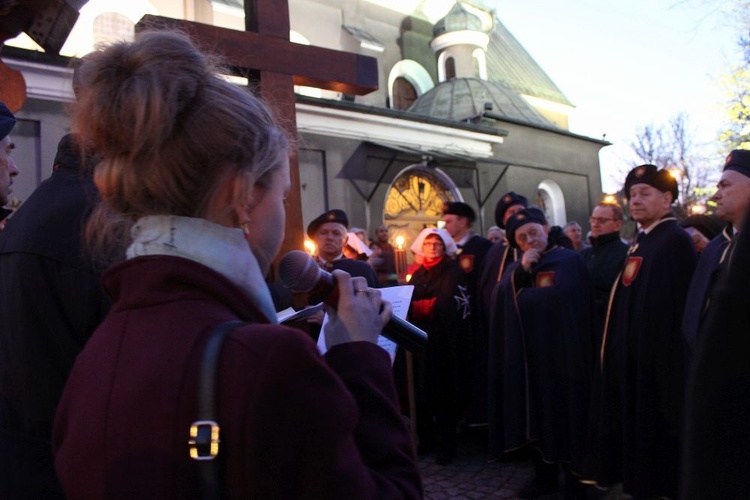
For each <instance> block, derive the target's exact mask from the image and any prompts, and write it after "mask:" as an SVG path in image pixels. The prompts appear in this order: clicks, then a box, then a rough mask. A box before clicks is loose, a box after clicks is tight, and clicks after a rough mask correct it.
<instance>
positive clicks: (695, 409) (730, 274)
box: [680, 151, 750, 500]
mask: <svg viewBox="0 0 750 500" xmlns="http://www.w3.org/2000/svg"><path fill="white" fill-rule="evenodd" d="M735 153H736V152H732V155H731V156H735ZM746 153H747V151H745V152H743V154H746ZM745 158H746V157H745ZM731 161H732V163H734V162H735V161H737V158H736V157H735V158H733V159H732V160H731ZM743 163H744V162H743ZM720 190H722V188H720ZM728 192H729V188H728V187H727V189H725V190H724V192H723V193H722V194H721V195H719V196H720V197H722V198H723V197H725V196H726V194H727V193H728ZM720 199H721V198H720ZM717 205H718V202H717ZM749 223H750V218H747V217H745V219H744V222H743V224H742V225H741V226H736V227H737V228H738V229H740V231H739V232H737V233H736V234H735V235H734V237H733V238H732V243H731V244H732V246H733V248H732V257H731V258H729V257H728V258H727V260H725V262H726V263H727V268H726V272H723V273H721V274H720V275H719V276H718V277H717V279H718V281H717V283H716V284H715V285H714V286H712V287H711V291H710V294H711V296H710V298H711V303H712V306H711V307H710V308H709V309H708V311H707V315H706V317H705V320H704V321H703V322H702V326H701V328H700V335H699V336H698V338H697V345H696V350H695V357H694V360H693V363H692V370H691V376H690V377H689V378H688V388H687V391H686V393H687V401H686V405H685V422H686V425H685V437H684V440H683V442H684V447H683V463H682V466H683V467H682V485H681V491H680V498H681V499H683V500H705V499H726V498H750V480H749V478H750V426H748V419H747V416H748V415H749V414H750V363H748V359H750V335H748V332H747V325H748V324H750V294H748V293H747V284H748V282H750V258H749V257H750V226H749ZM702 259H703V257H701V260H702Z"/></svg>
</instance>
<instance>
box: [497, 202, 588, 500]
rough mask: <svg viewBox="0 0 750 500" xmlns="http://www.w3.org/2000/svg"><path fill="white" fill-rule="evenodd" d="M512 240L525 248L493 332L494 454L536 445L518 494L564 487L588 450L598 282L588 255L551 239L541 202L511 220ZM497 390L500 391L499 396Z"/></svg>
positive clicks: (501, 292)
mask: <svg viewBox="0 0 750 500" xmlns="http://www.w3.org/2000/svg"><path fill="white" fill-rule="evenodd" d="M507 232H508V241H509V242H510V243H511V244H512V245H513V246H515V247H519V248H520V249H522V250H523V256H522V258H521V260H520V261H516V262H515V263H514V264H513V265H512V266H511V268H510V270H509V271H508V273H506V275H505V276H504V277H503V279H502V281H501V282H500V285H499V288H498V293H497V305H496V310H495V315H494V318H493V323H492V330H491V336H490V346H491V349H490V352H491V360H494V361H495V362H494V363H493V362H492V361H491V371H490V391H491V399H490V456H493V457H499V456H501V455H502V454H503V453H504V452H507V451H511V450H516V449H519V448H522V447H526V446H529V447H532V448H533V449H534V451H533V453H532V457H533V463H534V469H535V477H534V478H533V479H532V480H531V481H530V482H529V483H527V484H526V485H525V486H524V487H523V488H521V490H520V491H518V492H517V493H516V494H517V496H518V497H519V498H536V497H537V496H540V495H544V494H549V493H553V492H556V491H558V489H559V485H558V463H565V464H567V467H566V469H565V471H566V480H567V485H568V486H569V487H571V488H576V489H577V490H578V491H579V492H580V485H578V484H577V483H578V482H577V480H576V478H575V476H574V475H572V473H571V469H572V470H577V467H578V465H579V464H580V462H581V460H582V456H583V448H584V439H585V425H586V414H587V411H588V398H589V393H590V376H591V373H592V369H593V351H592V349H591V342H592V339H591V336H592V321H591V318H592V317H591V283H590V280H589V276H588V273H587V271H586V267H585V266H584V264H583V260H582V259H581V257H580V256H579V255H578V254H577V253H576V252H575V251H572V250H568V249H564V248H561V247H558V246H556V245H554V244H553V243H551V242H549V241H548V238H547V235H548V233H549V226H548V225H547V223H546V220H545V218H544V214H543V212H542V211H541V210H539V209H536V208H528V209H524V210H521V211H520V212H517V213H515V214H514V215H513V216H511V217H510V219H508V222H507ZM492 396H494V397H492Z"/></svg>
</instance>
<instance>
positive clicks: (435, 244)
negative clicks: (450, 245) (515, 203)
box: [422, 241, 445, 247]
mask: <svg viewBox="0 0 750 500" xmlns="http://www.w3.org/2000/svg"><path fill="white" fill-rule="evenodd" d="M422 246H423V247H444V246H445V245H443V244H442V243H440V242H439V241H425V242H424V243H422Z"/></svg>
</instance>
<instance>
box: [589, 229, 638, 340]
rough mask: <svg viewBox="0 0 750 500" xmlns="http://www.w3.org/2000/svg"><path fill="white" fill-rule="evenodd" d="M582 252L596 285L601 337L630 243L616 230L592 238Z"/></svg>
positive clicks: (595, 296) (595, 311)
mask: <svg viewBox="0 0 750 500" xmlns="http://www.w3.org/2000/svg"><path fill="white" fill-rule="evenodd" d="M580 253H581V257H583V262H584V263H585V264H586V269H588V271H589V275H590V276H591V284H592V286H593V287H594V294H593V297H594V314H595V319H596V323H595V328H596V330H595V331H596V335H597V338H599V339H600V338H601V335H602V333H603V329H604V318H605V316H606V315H607V304H608V303H609V294H610V292H611V291H612V285H613V284H614V283H615V279H617V274H618V273H619V272H620V271H621V270H622V263H623V262H625V256H626V255H627V253H628V245H626V244H625V243H623V241H622V240H621V239H620V233H619V232H614V233H609V234H603V235H601V236H598V237H596V238H591V246H590V247H586V248H584V249H583V250H581V252H580Z"/></svg>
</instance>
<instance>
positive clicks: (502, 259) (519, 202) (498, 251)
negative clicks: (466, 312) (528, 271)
mask: <svg viewBox="0 0 750 500" xmlns="http://www.w3.org/2000/svg"><path fill="white" fill-rule="evenodd" d="M528 206H529V203H528V201H527V200H526V197H525V196H523V195H520V194H517V193H514V192H513V191H509V192H507V193H505V194H504V195H503V196H501V197H500V200H498V202H497V205H496V206H495V224H496V225H497V227H499V228H500V229H506V226H505V223H506V222H507V221H508V219H509V218H510V216H511V215H513V214H514V213H516V212H519V211H521V210H523V209H524V208H527V207H528ZM520 256H521V251H520V250H519V249H518V248H516V247H515V246H513V245H509V244H508V240H507V235H506V238H504V239H503V240H501V241H500V242H499V243H495V244H494V245H492V247H491V248H490V249H489V250H488V251H487V255H486V256H485V258H484V267H483V269H482V275H481V276H480V278H479V285H478V292H479V295H480V297H481V300H482V315H483V317H484V320H485V322H486V323H487V324H489V321H490V319H491V318H490V313H491V309H492V303H493V301H492V294H493V292H494V290H495V287H496V286H497V284H498V283H499V282H500V279H501V278H502V277H503V275H504V274H505V271H506V270H507V269H508V268H509V267H510V265H511V264H512V263H513V262H515V261H516V260H518V259H519V258H520Z"/></svg>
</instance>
